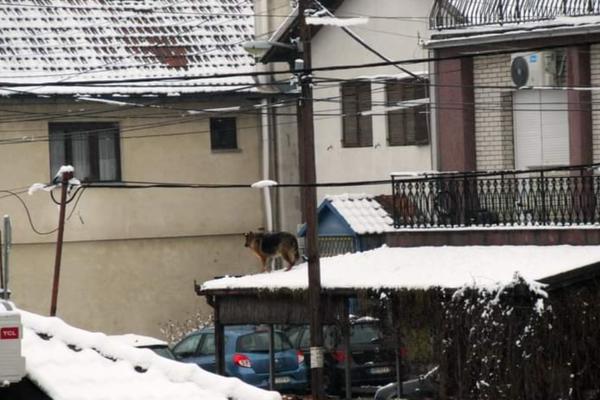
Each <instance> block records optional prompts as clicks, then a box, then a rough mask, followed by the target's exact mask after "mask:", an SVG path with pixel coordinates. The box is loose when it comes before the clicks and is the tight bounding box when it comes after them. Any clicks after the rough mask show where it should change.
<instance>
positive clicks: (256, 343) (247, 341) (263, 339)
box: [237, 332, 292, 353]
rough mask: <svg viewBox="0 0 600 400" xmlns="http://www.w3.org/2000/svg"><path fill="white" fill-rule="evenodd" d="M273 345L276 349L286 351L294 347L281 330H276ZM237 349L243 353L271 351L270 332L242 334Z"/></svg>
mask: <svg viewBox="0 0 600 400" xmlns="http://www.w3.org/2000/svg"><path fill="white" fill-rule="evenodd" d="M273 338H274V339H275V341H274V343H273V347H274V348H275V351H285V350H290V349H292V345H291V344H290V342H289V340H288V338H287V337H285V336H284V335H283V334H281V333H279V332H275V334H274V336H273ZM237 351H239V352H242V353H266V352H268V351H269V334H268V333H267V332H257V333H250V334H248V335H244V336H240V337H239V338H238V340H237Z"/></svg>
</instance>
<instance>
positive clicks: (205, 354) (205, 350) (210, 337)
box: [195, 333, 217, 372]
mask: <svg viewBox="0 0 600 400" xmlns="http://www.w3.org/2000/svg"><path fill="white" fill-rule="evenodd" d="M215 353H216V347H215V335H214V333H205V334H203V335H202V339H201V340H200V343H199V346H198V351H197V352H196V357H195V359H196V364H198V365H200V366H201V367H202V369H205V370H206V371H210V372H215V371H216V370H217V366H216V356H215Z"/></svg>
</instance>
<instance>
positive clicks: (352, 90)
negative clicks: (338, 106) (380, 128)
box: [342, 81, 373, 147]
mask: <svg viewBox="0 0 600 400" xmlns="http://www.w3.org/2000/svg"><path fill="white" fill-rule="evenodd" d="M369 110H371V83H370V82H358V81H356V82H346V83H343V84H342V113H343V120H342V122H343V124H342V125H343V132H342V145H343V146H344V147H369V146H372V145H373V128H372V117H371V116H370V115H361V112H363V111H369Z"/></svg>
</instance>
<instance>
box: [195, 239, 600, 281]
mask: <svg viewBox="0 0 600 400" xmlns="http://www.w3.org/2000/svg"><path fill="white" fill-rule="evenodd" d="M596 262H600V246H570V245H560V246H444V247H412V248H402V247H395V248H389V247H385V246H384V247H380V248H378V249H375V250H370V251H365V252H362V253H352V254H344V255H340V256H335V257H326V258H321V262H320V265H321V285H322V287H323V288H324V289H337V288H354V289H367V288H373V289H401V288H409V289H412V288H415V289H427V288H431V287H443V288H459V287H462V286H464V285H476V286H480V287H495V286H496V285H505V284H509V283H510V282H512V280H513V278H514V274H515V272H518V273H519V275H520V276H522V277H523V278H524V279H525V280H527V281H538V280H540V279H543V278H545V277H549V276H552V275H556V274H559V273H562V272H565V271H569V270H572V269H576V268H579V267H582V266H586V265H590V264H593V263H596ZM307 287H308V271H307V264H306V263H302V264H300V265H297V266H295V267H294V268H293V269H292V270H290V271H287V272H286V271H281V270H280V271H275V272H271V273H262V274H255V275H248V276H243V277H239V278H235V277H226V278H221V279H215V280H211V281H208V282H205V283H204V284H203V285H202V290H215V289H232V288H239V289H245V288H248V289H269V290H277V289H282V288H290V289H306V288H307Z"/></svg>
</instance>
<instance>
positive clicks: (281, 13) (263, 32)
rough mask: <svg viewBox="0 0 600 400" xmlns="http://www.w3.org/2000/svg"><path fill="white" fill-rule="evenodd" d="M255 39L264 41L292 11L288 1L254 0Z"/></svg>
mask: <svg viewBox="0 0 600 400" xmlns="http://www.w3.org/2000/svg"><path fill="white" fill-rule="evenodd" d="M254 10H255V12H256V17H255V23H254V27H255V30H256V37H257V38H259V39H260V40H266V39H268V38H269V37H270V36H271V33H272V32H273V31H274V30H276V29H277V27H279V25H281V23H282V22H283V21H284V20H285V18H286V17H287V15H289V13H290V12H291V11H292V7H291V1H290V0H254Z"/></svg>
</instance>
